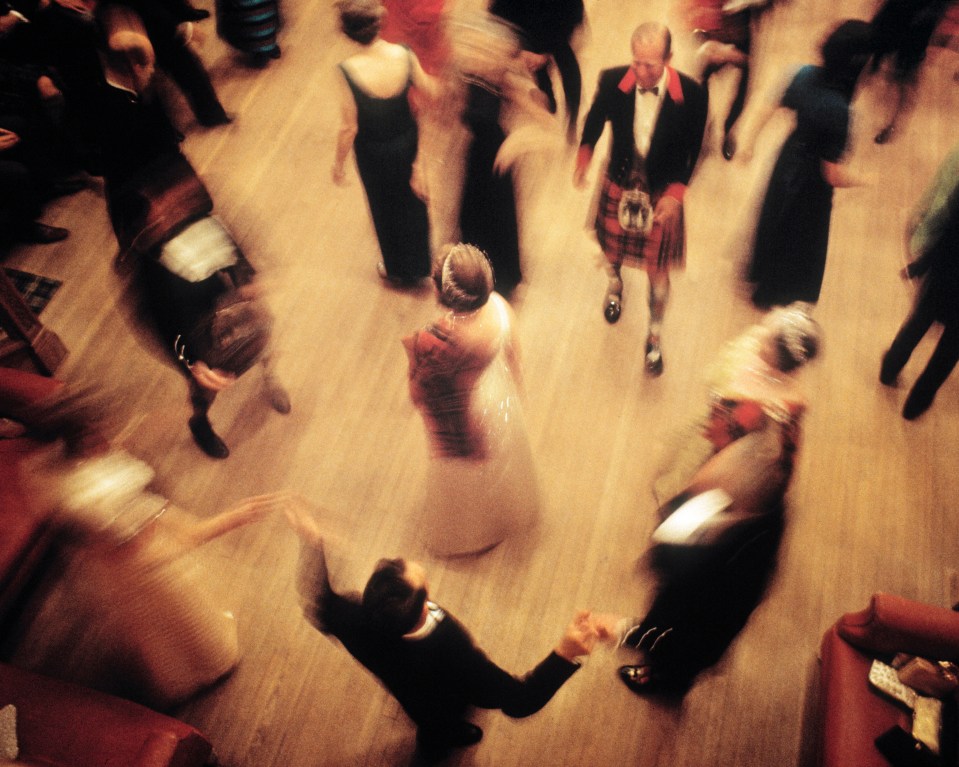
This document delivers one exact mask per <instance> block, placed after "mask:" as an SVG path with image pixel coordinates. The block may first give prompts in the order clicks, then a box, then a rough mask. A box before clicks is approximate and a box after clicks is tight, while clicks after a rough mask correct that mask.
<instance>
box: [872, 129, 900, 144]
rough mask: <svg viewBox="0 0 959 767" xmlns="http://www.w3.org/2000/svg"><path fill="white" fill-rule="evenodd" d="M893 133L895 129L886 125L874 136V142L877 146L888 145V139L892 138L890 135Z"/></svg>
mask: <svg viewBox="0 0 959 767" xmlns="http://www.w3.org/2000/svg"><path fill="white" fill-rule="evenodd" d="M894 132H895V128H893V127H892V126H891V125H887V126H886V127H885V128H883V129H882V130H881V131H879V133H877V134H876V138H875V142H876V143H877V144H888V143H889V139H891V138H892V134H893V133H894Z"/></svg>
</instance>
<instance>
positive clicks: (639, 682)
mask: <svg viewBox="0 0 959 767" xmlns="http://www.w3.org/2000/svg"><path fill="white" fill-rule="evenodd" d="M619 678H620V680H621V681H622V683H623V684H624V685H626V686H627V687H628V688H629V689H630V690H632V691H633V692H635V693H636V694H637V695H642V694H643V693H646V692H650V691H651V690H652V688H653V687H654V685H655V681H654V677H653V668H652V666H650V665H649V664H646V663H644V664H640V665H638V666H620V667H619Z"/></svg>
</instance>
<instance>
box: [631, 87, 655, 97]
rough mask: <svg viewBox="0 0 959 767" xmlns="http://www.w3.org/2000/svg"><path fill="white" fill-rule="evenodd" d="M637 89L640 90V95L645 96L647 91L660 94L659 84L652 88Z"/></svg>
mask: <svg viewBox="0 0 959 767" xmlns="http://www.w3.org/2000/svg"><path fill="white" fill-rule="evenodd" d="M636 90H638V91H639V95H640V96H645V95H646V94H647V93H651V94H653V95H654V96H658V95H659V86H658V85H654V86H653V87H652V88H637V89H636Z"/></svg>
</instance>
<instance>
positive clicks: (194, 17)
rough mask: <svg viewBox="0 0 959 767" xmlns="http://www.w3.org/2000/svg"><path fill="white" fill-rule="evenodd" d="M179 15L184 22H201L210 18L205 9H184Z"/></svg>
mask: <svg viewBox="0 0 959 767" xmlns="http://www.w3.org/2000/svg"><path fill="white" fill-rule="evenodd" d="M180 15H181V16H182V17H183V20H184V21H203V19H208V18H210V12H209V11H208V10H206V9H205V8H185V9H184V10H183V13H181V14H180Z"/></svg>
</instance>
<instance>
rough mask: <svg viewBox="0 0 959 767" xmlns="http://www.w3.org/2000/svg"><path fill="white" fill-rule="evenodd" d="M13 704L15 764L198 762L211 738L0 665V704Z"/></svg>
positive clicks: (181, 766) (149, 766)
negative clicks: (17, 747) (17, 753)
mask: <svg viewBox="0 0 959 767" xmlns="http://www.w3.org/2000/svg"><path fill="white" fill-rule="evenodd" d="M11 703H12V704H13V705H14V706H15V707H16V709H17V740H18V745H19V749H20V754H19V758H18V759H17V761H16V762H15V763H14V764H15V765H16V767H20V765H23V766H24V767H41V766H42V767H61V766H62V767H202V766H203V765H207V764H213V763H214V761H213V747H212V746H211V744H210V741H209V740H207V738H206V737H205V736H204V735H203V733H201V732H200V731H199V730H197V729H196V728H195V727H192V726H190V725H188V724H186V723H184V722H181V721H179V720H177V719H173V718H172V717H169V716H166V715H165V714H160V713H158V712H156V711H152V710H151V709H149V708H146V707H144V706H141V705H139V704H137V703H132V702H130V701H128V700H123V699H122V698H116V697H114V696H112V695H107V694H105V693H102V692H97V691H95V690H91V689H88V688H86V687H80V686H78V685H74V684H69V683H67V682H61V681H59V680H56V679H50V678H49V677H44V676H40V675H38V674H32V673H30V672H27V671H23V670H22V669H18V668H14V667H13V666H8V665H6V664H4V663H0V708H2V707H3V706H6V705H7V704H11Z"/></svg>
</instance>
